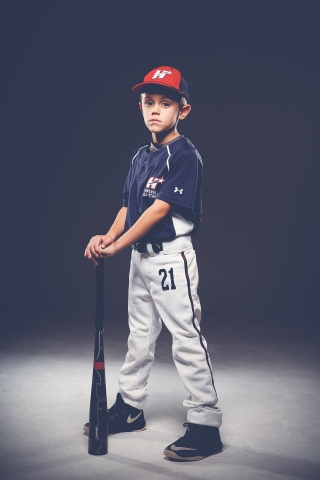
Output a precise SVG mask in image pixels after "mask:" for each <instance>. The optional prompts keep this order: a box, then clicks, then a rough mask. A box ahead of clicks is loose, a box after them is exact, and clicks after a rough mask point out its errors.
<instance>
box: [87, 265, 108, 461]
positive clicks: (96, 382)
mask: <svg viewBox="0 0 320 480" xmlns="http://www.w3.org/2000/svg"><path fill="white" fill-rule="evenodd" d="M103 284H104V261H103V259H99V260H98V266H97V267H96V304H95V337H94V359H93V372H92V387H91V398H90V411H89V443H88V453H89V454H90V455H105V454H106V453H108V415H107V389H106V378H105V367H104V347H103V289H104V287H103Z"/></svg>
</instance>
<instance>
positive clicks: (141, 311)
mask: <svg viewBox="0 0 320 480" xmlns="http://www.w3.org/2000/svg"><path fill="white" fill-rule="evenodd" d="M147 248H148V251H149V252H150V254H144V253H142V254H141V253H139V252H137V251H136V250H132V258H131V266H130V276H129V298H128V313H129V328H130V334H129V338H128V353H127V355H126V359H125V363H124V365H123V366H122V367H121V370H120V373H119V387H120V388H119V391H120V393H121V395H122V397H123V399H124V401H125V402H126V403H128V404H129V405H131V406H133V407H136V408H139V409H142V408H143V407H144V404H145V402H146V399H147V396H148V393H147V382H148V378H149V374H150V371H151V367H152V364H153V362H154V352H155V345H156V340H157V338H158V335H159V333H160V331H161V327H162V322H164V324H165V325H166V327H167V328H168V330H169V331H170V333H171V334H172V353H173V360H174V363H175V365H176V368H177V370H178V373H179V375H180V377H181V380H182V382H183V384H184V386H185V388H186V389H187V391H188V392H189V394H190V395H189V396H188V398H187V399H186V400H184V402H183V405H184V406H185V407H187V408H188V422H191V423H197V424H201V425H209V426H213V427H220V425H221V420H222V414H221V411H220V409H219V408H218V407H216V404H217V401H218V398H217V393H216V390H215V387H214V381H213V375H212V369H211V362H210V358H209V353H208V351H207V343H206V341H205V339H204V337H203V336H202V335H201V333H200V327H199V323H200V319H201V306H200V301H199V297H198V295H197V288H198V268H197V261H196V255H195V251H194V250H193V247H192V243H191V239H190V237H178V238H176V239H175V240H173V241H172V242H164V243H163V251H162V252H160V253H157V254H155V253H153V251H152V249H151V248H149V246H148V247H147Z"/></svg>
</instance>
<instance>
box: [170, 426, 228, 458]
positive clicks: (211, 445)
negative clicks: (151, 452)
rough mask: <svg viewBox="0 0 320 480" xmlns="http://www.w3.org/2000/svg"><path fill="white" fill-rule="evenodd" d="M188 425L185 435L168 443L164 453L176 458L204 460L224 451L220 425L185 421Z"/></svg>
mask: <svg viewBox="0 0 320 480" xmlns="http://www.w3.org/2000/svg"><path fill="white" fill-rule="evenodd" d="M183 426H184V427H188V428H187V431H186V433H185V434H184V436H183V437H181V438H179V439H178V440H177V441H176V442H174V443H171V445H168V446H167V447H166V448H165V450H164V452H163V454H164V455H165V456H166V457H169V458H174V459H175V460H184V461H191V460H202V459H203V458H205V457H208V456H209V455H215V454H216V453H220V452H222V443H221V439H220V433H219V428H218V427H208V426H207V425H198V424H196V423H184V424H183Z"/></svg>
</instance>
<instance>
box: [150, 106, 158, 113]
mask: <svg viewBox="0 0 320 480" xmlns="http://www.w3.org/2000/svg"><path fill="white" fill-rule="evenodd" d="M154 113H156V114H159V108H158V107H157V106H156V105H153V108H152V114H154Z"/></svg>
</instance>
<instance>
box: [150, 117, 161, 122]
mask: <svg viewBox="0 0 320 480" xmlns="http://www.w3.org/2000/svg"><path fill="white" fill-rule="evenodd" d="M154 122H160V120H157V119H156V118H152V119H151V120H149V123H154Z"/></svg>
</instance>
